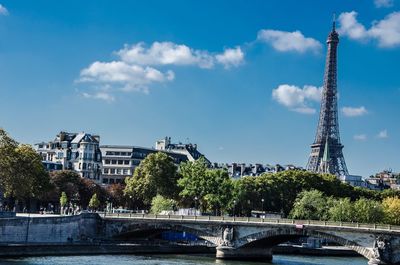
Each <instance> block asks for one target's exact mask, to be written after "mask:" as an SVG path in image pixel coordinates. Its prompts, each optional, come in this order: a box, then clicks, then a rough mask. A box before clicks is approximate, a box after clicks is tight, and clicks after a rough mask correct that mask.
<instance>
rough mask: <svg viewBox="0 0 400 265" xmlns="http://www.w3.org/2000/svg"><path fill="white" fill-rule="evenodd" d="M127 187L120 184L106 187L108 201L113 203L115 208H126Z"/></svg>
mask: <svg viewBox="0 0 400 265" xmlns="http://www.w3.org/2000/svg"><path fill="white" fill-rule="evenodd" d="M124 189H125V186H124V185H122V184H120V183H118V184H111V185H108V186H107V187H106V192H107V200H108V201H109V202H112V203H113V204H114V206H124V205H125V204H126V202H127V200H126V197H125V195H124Z"/></svg>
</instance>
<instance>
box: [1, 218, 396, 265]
mask: <svg viewBox="0 0 400 265" xmlns="http://www.w3.org/2000/svg"><path fill="white" fill-rule="evenodd" d="M161 231H182V232H187V233H191V234H194V235H196V236H197V237H199V238H201V239H203V240H205V241H208V242H209V243H210V244H211V245H212V246H215V248H216V255H217V258H221V259H250V260H251V259H253V260H271V259H272V247H274V246H276V245H278V244H280V243H283V242H286V241H288V240H291V239H296V238H300V237H307V236H313V237H319V238H325V239H329V240H332V241H335V242H337V243H338V244H340V245H343V246H347V247H349V248H351V249H352V250H354V251H356V252H357V253H359V254H361V255H362V256H364V257H365V258H367V259H368V260H369V264H376V265H377V264H400V227H396V226H390V225H374V224H357V223H335V222H323V221H300V220H289V219H261V218H243V217H241V218H235V217H220V216H178V215H171V216H168V215H142V214H112V215H108V214H107V215H106V214H100V215H99V214H96V213H82V214H80V215H75V216H52V217H50V216H46V217H34V218H32V217H16V218H0V244H7V245H10V244H11V245H12V244H43V243H57V244H70V243H71V242H78V243H79V242H86V243H87V242H88V241H89V242H90V241H95V242H102V241H120V240H127V241H129V240H135V238H143V237H148V236H151V235H154V234H156V233H160V232H161Z"/></svg>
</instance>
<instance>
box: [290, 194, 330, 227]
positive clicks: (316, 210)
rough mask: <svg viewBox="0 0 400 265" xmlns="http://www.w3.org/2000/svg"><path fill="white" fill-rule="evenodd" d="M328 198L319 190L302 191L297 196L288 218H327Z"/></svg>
mask: <svg viewBox="0 0 400 265" xmlns="http://www.w3.org/2000/svg"><path fill="white" fill-rule="evenodd" d="M329 202H330V198H328V197H326V196H325V195H324V194H323V193H322V192H321V191H318V190H310V191H303V192H301V193H300V194H299V195H298V196H297V199H296V201H295V203H294V205H293V209H292V211H291V212H290V215H289V216H290V218H294V219H307V220H327V219H328V210H329Z"/></svg>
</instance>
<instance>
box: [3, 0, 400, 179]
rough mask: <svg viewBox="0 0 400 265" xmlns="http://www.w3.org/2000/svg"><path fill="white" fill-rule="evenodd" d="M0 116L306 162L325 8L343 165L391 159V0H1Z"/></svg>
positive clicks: (364, 169) (19, 132)
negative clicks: (336, 36) (333, 51)
mask: <svg viewBox="0 0 400 265" xmlns="http://www.w3.org/2000/svg"><path fill="white" fill-rule="evenodd" d="M0 5H1V6H0V92H1V97H0V126H1V127H3V128H5V129H6V130H7V131H8V132H9V133H10V134H11V135H12V136H14V137H15V138H16V139H17V140H19V141H21V142H26V143H35V142H38V141H41V140H50V139H52V138H54V136H55V134H56V133H57V132H58V131H60V130H67V131H87V132H91V133H96V134H100V135H101V137H102V138H101V142H102V144H133V145H141V146H152V145H153V144H154V142H155V140H157V139H159V138H162V137H164V136H167V135H168V136H171V137H172V138H173V140H175V141H181V142H186V141H188V139H189V141H191V142H194V143H197V144H198V145H199V149H200V151H202V152H203V153H205V154H206V155H207V156H208V158H209V159H210V160H212V161H215V162H234V161H236V162H247V163H250V162H251V163H256V162H258V163H271V164H274V163H281V164H287V163H292V164H295V165H299V166H305V164H306V162H307V159H308V155H309V151H310V148H309V145H310V144H311V143H312V142H313V140H314V136H315V131H316V126H317V120H318V111H319V93H320V87H321V86H322V80H323V72H324V63H325V52H326V46H325V41H326V37H327V34H328V33H329V31H330V28H331V21H332V14H333V13H334V12H335V13H336V14H337V17H338V19H337V20H338V22H337V23H338V30H339V32H340V44H339V58H338V60H339V63H338V89H339V108H340V114H339V119H340V132H341V139H342V143H343V144H344V146H345V148H344V155H345V159H346V162H347V166H348V168H349V171H350V173H351V174H362V175H364V176H368V175H370V174H372V173H375V172H377V171H380V170H383V169H388V168H392V169H393V170H397V171H399V170H400V167H399V160H400V159H399V152H398V147H399V146H400V140H399V137H398V135H399V133H400V125H399V118H398V116H399V114H400V108H399V107H398V106H399V103H400V80H399V72H398V69H399V59H400V26H399V25H400V13H399V12H398V10H399V6H400V1H399V0H393V1H391V0H375V1H374V0H354V1H344V0H343V1H329V2H327V1H317V0H304V1H296V0H292V1H289V0H282V1H252V2H251V4H249V2H248V1H183V0H182V1H168V2H167V1H103V0H92V1H78V0H75V1H50V0H47V1H44V0H37V1H27V0H26V1H23V0H0Z"/></svg>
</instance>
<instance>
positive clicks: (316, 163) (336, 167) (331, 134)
mask: <svg viewBox="0 0 400 265" xmlns="http://www.w3.org/2000/svg"><path fill="white" fill-rule="evenodd" d="M338 44H339V34H338V33H337V32H336V27H335V22H333V27H332V30H331V32H330V33H329V36H328V39H327V45H328V52H327V55H326V64H325V74H324V87H323V91H322V99H321V109H320V115H319V122H318V127H317V133H316V136H315V140H314V143H313V144H312V145H311V153H310V156H309V159H308V163H307V170H309V171H312V172H317V173H330V174H333V175H336V176H337V177H340V176H346V175H349V173H348V171H347V166H346V163H345V160H344V156H343V152H342V149H343V145H342V144H341V142H340V135H339V119H338V106H337V103H338V97H337V71H336V66H337V47H338Z"/></svg>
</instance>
